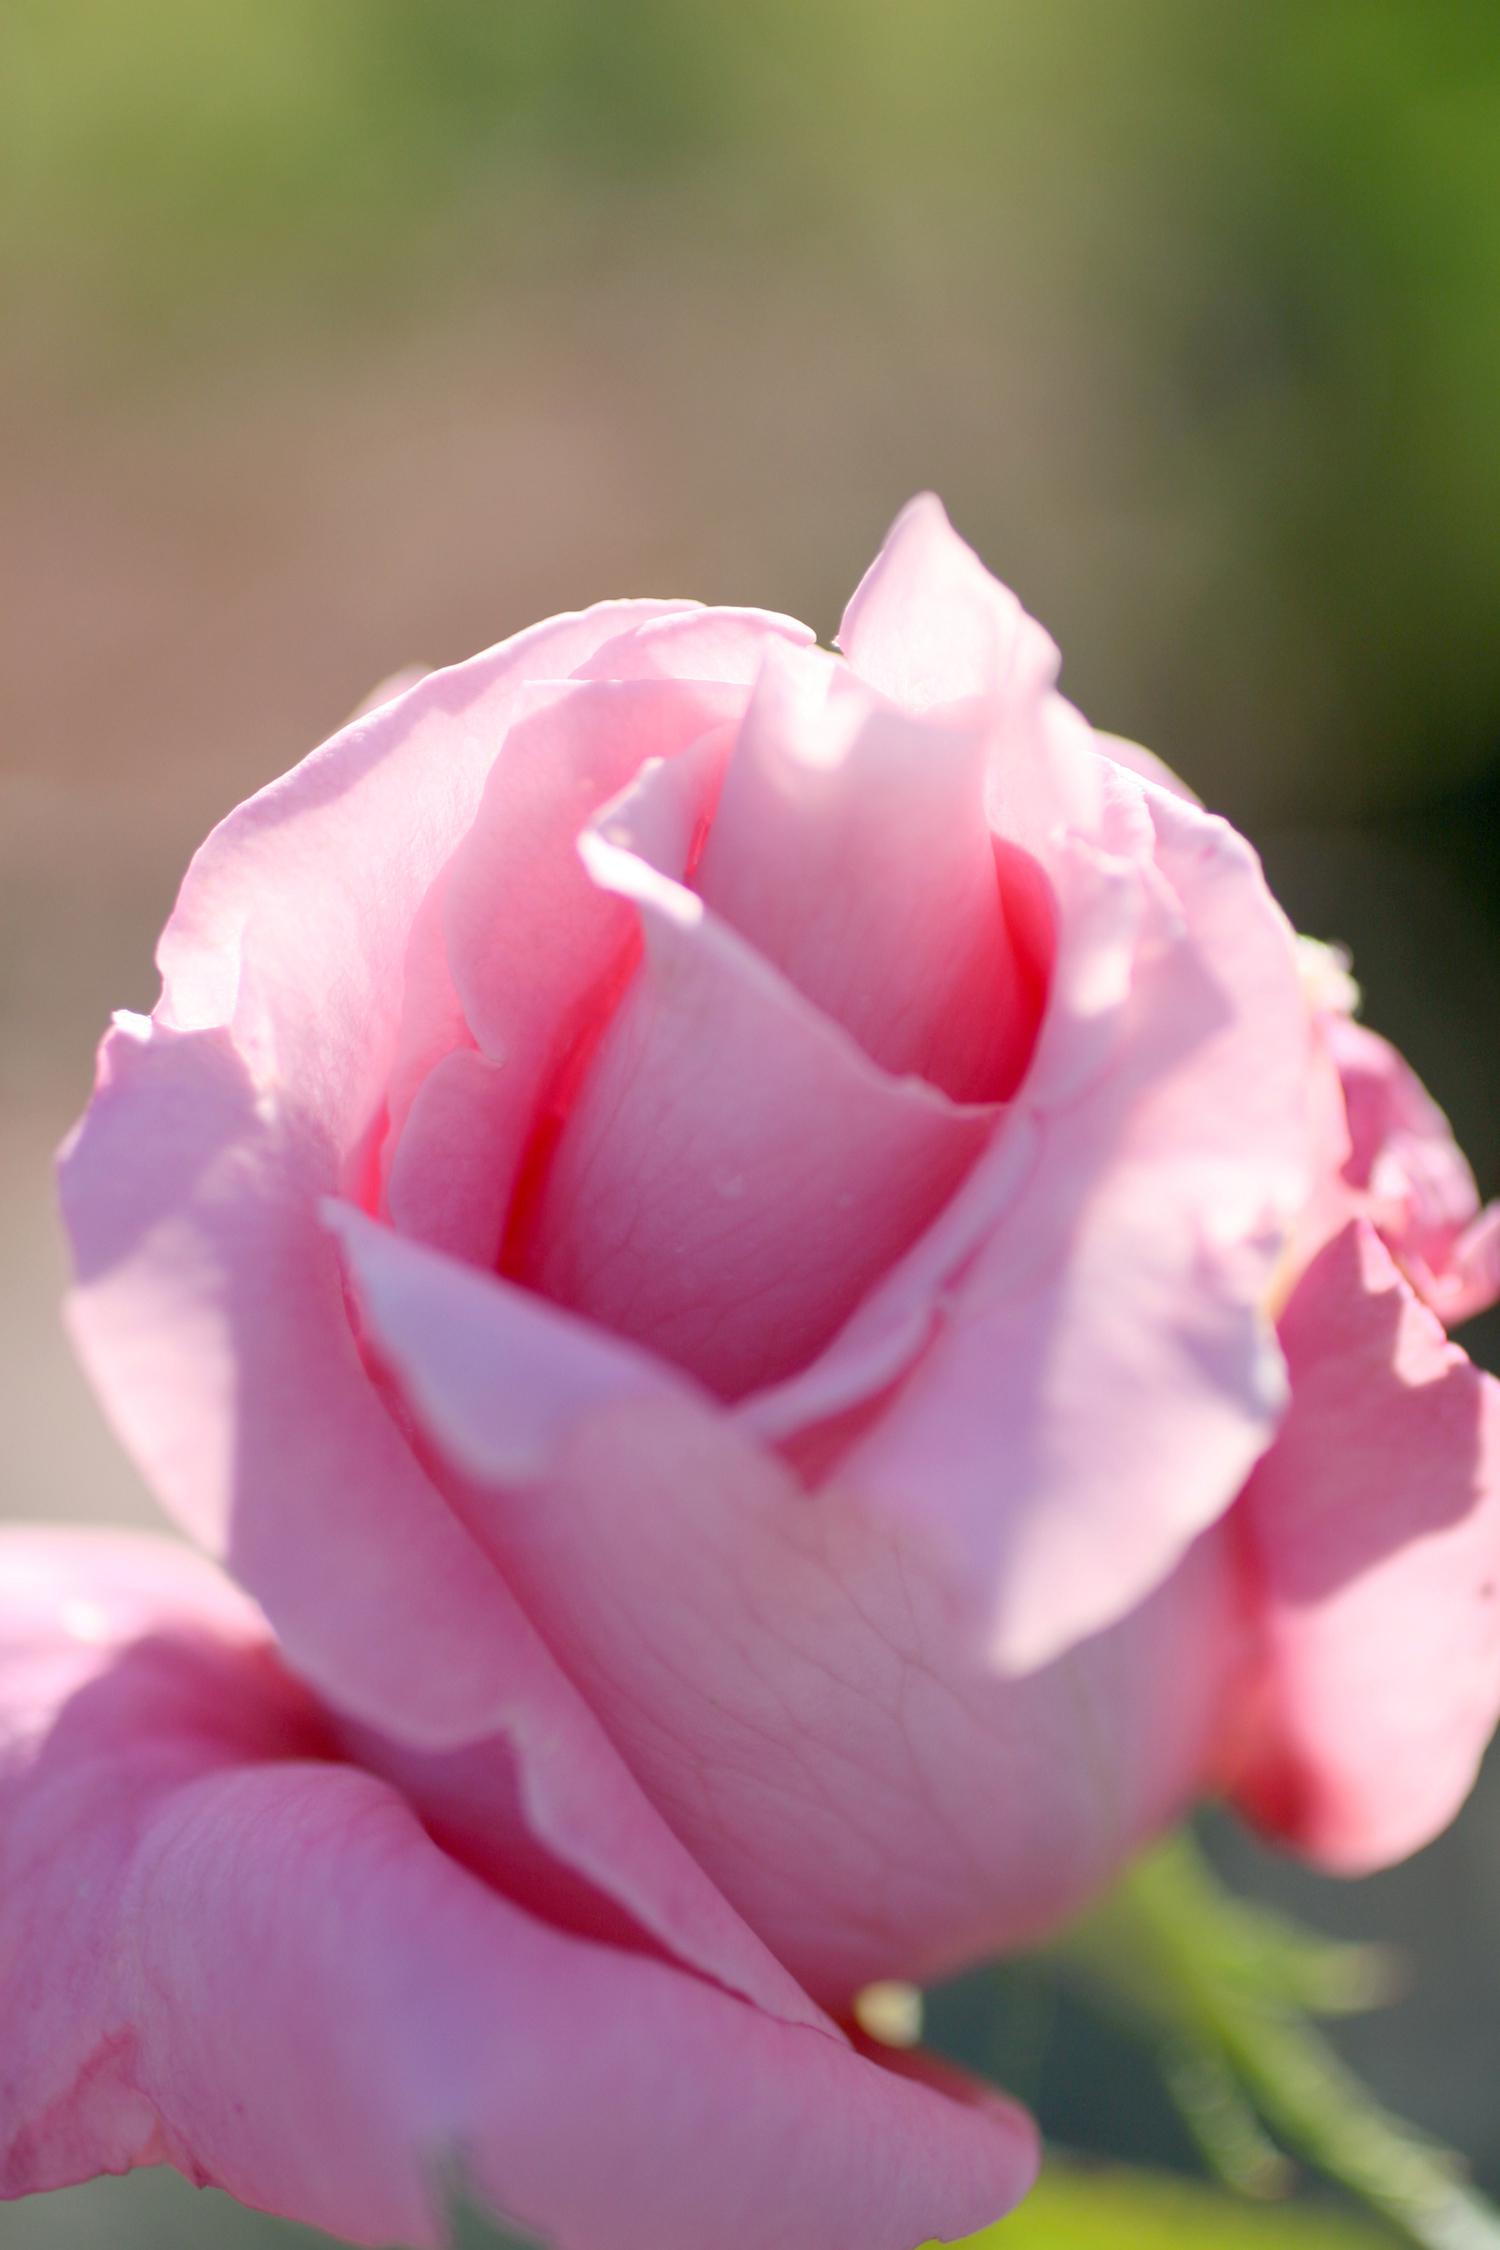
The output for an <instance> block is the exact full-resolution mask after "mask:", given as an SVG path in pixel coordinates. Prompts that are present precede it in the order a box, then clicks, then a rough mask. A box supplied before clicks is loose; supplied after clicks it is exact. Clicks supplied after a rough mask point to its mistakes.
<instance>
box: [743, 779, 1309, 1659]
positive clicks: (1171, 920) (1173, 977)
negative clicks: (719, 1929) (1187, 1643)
mask: <svg viewBox="0 0 1500 2250" xmlns="http://www.w3.org/2000/svg"><path fill="white" fill-rule="evenodd" d="M1122 785H1124V786H1133V785H1131V784H1128V783H1124V782H1123V777H1122ZM1149 811H1150V817H1151V823H1152V828H1153V832H1154V835H1155V839H1156V857H1155V859H1154V861H1152V862H1147V863H1145V864H1143V865H1138V866H1137V867H1136V868H1135V869H1134V870H1132V868H1131V866H1130V864H1129V863H1128V862H1125V863H1122V862H1119V861H1109V860H1105V859H1101V858H1100V856H1099V855H1098V854H1093V855H1089V854H1088V853H1086V852H1085V853H1075V855H1074V859H1073V861H1072V874H1071V875H1069V872H1068V867H1067V865H1066V863H1061V862H1055V863H1054V864H1055V866H1056V867H1057V868H1058V869H1059V877H1058V879H1059V883H1060V887H1061V888H1062V890H1063V894H1064V895H1063V896H1062V897H1061V900H1060V910H1059V954H1058V963H1057V968H1056V971H1055V980H1054V984H1055V989H1054V996H1053V1001H1052V1004H1051V1006H1050V1007H1049V1013H1048V1017H1047V1020H1046V1022H1045V1024H1044V1027H1043V1031H1042V1035H1041V1041H1040V1045H1039V1048H1038V1053H1037V1057H1036V1060H1035V1062H1034V1064H1033V1067H1032V1070H1031V1071H1030V1073H1029V1074H1028V1077H1027V1080H1026V1084H1025V1086H1024V1087H1023V1088H1022V1090H1021V1093H1020V1095H1019V1096H1018V1098H1017V1101H1016V1103H1015V1104H1014V1105H1013V1113H1012V1115H1011V1116H1008V1117H1007V1120H1006V1124H1005V1126H1004V1128H1003V1130H1002V1132H1001V1134H1000V1135H999V1136H998V1139H997V1143H996V1146H995V1148H994V1149H992V1151H991V1152H990V1154H989V1155H988V1156H987V1157H986V1159H985V1162H984V1165H983V1166H982V1167H976V1170H975V1173H974V1175H973V1176H972V1178H971V1180H970V1182H969V1183H968V1184H967V1186H966V1189H965V1191H964V1194H963V1195H962V1196H961V1197H960V1198H958V1199H957V1200H956V1201H955V1204H954V1206H953V1208H952V1210H951V1211H950V1213H948V1214H946V1215H945V1220H944V1221H943V1222H940V1224H939V1227H938V1228H937V1229H936V1230H935V1235H936V1236H937V1238H938V1239H937V1242H936V1244H935V1249H936V1250H937V1251H938V1252H940V1253H942V1254H944V1255H945V1256H946V1257H947V1258H948V1259H956V1258H957V1256H958V1254H959V1253H960V1252H961V1251H962V1250H963V1249H964V1248H965V1247H968V1248H969V1250H970V1251H971V1255H970V1256H969V1261H968V1263H967V1265H966V1266H958V1265H956V1264H955V1265H951V1266H950V1269H949V1270H950V1273H951V1275H952V1279H951V1282H950V1284H949V1286H948V1290H947V1298H946V1303H943V1304H942V1305H941V1306H940V1309H939V1311H938V1315H937V1318H936V1323H935V1326H934V1327H933V1329H932V1341H931V1344H930V1346H929V1348H928V1349H927V1351H926V1353H925V1355H924V1356H923V1357H922V1358H921V1359H920V1361H919V1362H918V1363H917V1364H916V1365H915V1367H914V1368H913V1370H912V1372H911V1374H910V1375H909V1376H908V1377H907V1379H906V1380H905V1382H904V1384H903V1385H902V1387H901V1389H900V1390H899V1391H898V1392H897V1393H896V1394H895V1396H894V1397H893V1398H892V1399H891V1401H890V1402H889V1403H888V1404H887V1406H886V1407H885V1408H884V1409H883V1410H882V1412H881V1413H880V1415H879V1416H877V1417H876V1418H875V1419H874V1420H873V1421H872V1423H871V1425H870V1427H869V1429H868V1431H867V1432H866V1433H865V1434H863V1435H862V1436H861V1437H859V1438H858V1439H857V1441H856V1443H855V1445H854V1446H853V1448H852V1450H851V1451H850V1452H849V1454H848V1456H847V1458H846V1459H845V1460H844V1461H843V1463H842V1466H841V1469H840V1475H841V1476H842V1477H845V1478H847V1479H849V1480H850V1481H851V1482H852V1483H853V1484H854V1485H855V1486H856V1487H857V1489H859V1490H860V1491H862V1492H864V1493H867V1494H868V1495H869V1496H870V1497H871V1498H872V1499H875V1500H878V1501H879V1503H880V1504H881V1505H882V1506H883V1507H885V1508H887V1509H889V1510H890V1511H891V1512H892V1514H893V1515H894V1516H896V1517H898V1518H900V1519H901V1520H902V1521H904V1522H906V1523H908V1524H909V1525H911V1526H913V1527H917V1526H922V1527H924V1528H925V1530H926V1532H927V1534H928V1535H929V1536H930V1537H932V1538H934V1539H935V1540H936V1541H937V1542H938V1544H939V1545H940V1546H946V1547H947V1549H948V1551H949V1554H950V1558H951V1567H952V1569H953V1571H954V1573H955V1576H956V1578H957V1579H958V1581H959V1582H961V1583H962V1584H963V1585H964V1587H965V1588H966V1589H967V1593H968V1598H969V1599H970V1601H971V1602H972V1603H973V1604H974V1605H975V1608H976V1610H978V1611H979V1612H980V1613H981V1614H982V1616H983V1618H984V1620H985V1623H986V1626H987V1630H988V1634H989V1645H990V1647H991V1651H992V1655H993V1657H994V1660H995V1661H996V1662H999V1663H1001V1664H1003V1665H1005V1666H1007V1667H1015V1668H1020V1669H1024V1668H1026V1667H1028V1666H1031V1665H1034V1664H1039V1663H1044V1662H1046V1661H1047V1660H1048V1659H1049V1658H1051V1657H1053V1656H1055V1655H1056V1654H1058V1653H1059V1652H1060V1651H1061V1650H1063V1649H1065V1648H1067V1647H1068V1646H1069V1645H1071V1644H1072V1643H1073V1642H1074V1641H1076V1640H1078V1639H1080V1638H1081V1637H1082V1636H1084V1635H1086V1634H1088V1633H1090V1632H1093V1631H1096V1630H1097V1629H1098V1628H1099V1627H1101V1626H1103V1625H1105V1624H1108V1623H1109V1622H1111V1621H1112V1620H1113V1619H1115V1618H1118V1617H1120V1616H1121V1615H1123V1614H1124V1613H1125V1612H1126V1611H1127V1610H1128V1609H1129V1607H1130V1606H1131V1605H1132V1604H1133V1603H1134V1602H1136V1601H1138V1600H1139V1599H1140V1598H1141V1597H1142V1596H1143V1595H1144V1594H1145V1593H1147V1592H1148V1591H1149V1590H1150V1588H1151V1587H1152V1586H1154V1585H1156V1584H1158V1583H1160V1581H1161V1580H1162V1579H1163V1578H1164V1577H1165V1576H1166V1575H1167V1573H1168V1572H1169V1571H1170V1570H1171V1569H1172V1567H1173V1565H1174V1564H1175V1563H1176V1561H1177V1560H1178V1558H1179V1557H1180V1556H1181V1554H1182V1553H1183V1551H1184V1550H1185V1548H1186V1547H1187V1546H1188V1545H1189V1544H1190V1542H1191V1541H1192V1540H1193V1539H1194V1538H1195V1537H1196V1536H1197V1534H1198V1533H1199V1532H1200V1531H1202V1530H1203V1529H1204V1528H1205V1527H1206V1526H1207V1525H1208V1524H1210V1523H1212V1522H1214V1521H1215V1520H1216V1518H1217V1517H1219V1516H1220V1515H1222V1514H1223V1512H1224V1511H1225V1509H1226V1508H1227V1507H1228V1506H1229V1504H1230V1502H1231V1501H1232V1499H1233V1498H1234V1495H1235V1493H1236V1492H1237V1490H1238V1489H1239V1486H1240V1485H1241V1483H1242V1482H1243V1480H1244V1478H1245V1476H1246V1474H1247V1473H1248V1471H1249V1469H1250V1467H1251V1465H1252V1464H1253V1462H1254V1461H1255V1460H1256V1458H1257V1457H1258V1456H1259V1454H1260V1453H1261V1452H1262V1451H1264V1449H1265V1447H1266V1445H1267V1444H1268V1443H1269V1442H1270V1439H1271V1436H1272V1435H1273V1433H1274V1430H1275V1427H1276V1422H1277V1419H1278V1416H1279V1414H1280V1411H1281V1408H1282V1403H1283V1399H1284V1396H1285V1388H1284V1378H1283V1374H1282V1368H1281V1361H1280V1356H1279V1353H1278V1351H1277V1347H1276V1343H1275V1338H1274V1334H1273V1332H1272V1328H1271V1321H1270V1313H1269V1293H1270V1289H1271V1286H1272V1283H1273V1280H1274V1277H1275V1273H1276V1269H1277V1263H1278V1260H1279V1257H1280V1255H1281V1252H1282V1249H1283V1247H1284V1244H1285V1241H1286V1238H1287V1233H1288V1230H1289V1228H1290V1226H1291V1224H1292V1221H1293V1219H1294V1217H1295V1214H1296V1212H1297V1210H1298V1208H1299V1207H1300V1203H1301V1200H1302V1198H1303V1197H1304V1196H1305V1194H1306V1192H1307V1179H1308V1172H1309V1155H1310V1151H1309V1139H1310V1132H1309V1125H1308V1121H1307V1118H1306V1116H1305V1114H1304V1111H1305V1102H1304V1081H1305V1078H1306V1071H1307V1059H1306V1058H1307V1051H1308V1046H1309V1042H1310V1037H1311V1034H1310V1030H1309V1025H1308V1019H1307V1016H1306V1012H1305V1009H1304V1008H1303V1005H1302V1001H1301V996H1300V992H1299V989H1298V986H1297V980H1296V968H1295V955H1294V952H1293V948H1292V944H1291V938H1290V934H1289V932H1288V931H1287V929H1286V926H1285V924H1284V922H1283V921H1282V918H1281V916H1280V915H1279V913H1278V911H1277V910H1276V908H1275V907H1274V905H1273V904H1272V902H1271V900H1270V898H1269V896H1268V895H1267V893H1266V891H1265V888H1264V884H1263V882H1262V880H1261V876H1260V872H1259V868H1258V866H1257V863H1256V861H1255V859H1254V855H1253V854H1252V853H1251V852H1250V851H1249V849H1248V847H1247V846H1245V845H1244V844H1243V843H1241V842H1240V840H1239V839H1238V838H1236V837H1235V836H1234V835H1233V833H1232V831H1230V830H1229V829H1228V828H1226V827H1225V825H1224V824H1223V823H1222V822H1220V821H1216V820H1211V819H1209V818H1208V817H1207V816H1205V815H1203V814H1200V813H1198V812H1197V811H1196V810H1195V808H1193V807H1192V806H1190V805H1187V804H1185V803H1183V802H1181V801H1179V800H1177V799H1176V798H1173V797H1170V796H1166V795H1164V794H1162V793H1160V792H1155V791H1152V792H1150V793H1149ZM1091 857H1092V867H1093V873H1092V883H1090V872H1091V869H1090V860H1091ZM1164 877H1165V878H1167V879H1169V880H1170V883H1171V886H1172V888H1171V889H1170V890H1168V889H1167V888H1166V884H1165V882H1164V881H1163V878H1164ZM1070 884H1071V885H1072V888H1071V889H1070V888H1069V885H1070ZM1089 889H1092V892H1093V897H1092V901H1090V900H1089V898H1088V897H1087V895H1086V893H1087V891H1088V890H1089ZM1022 1119H1025V1120H1027V1129H1028V1130H1029V1134H1030V1139H1029V1142H1028V1144H1027V1146H1026V1148H1025V1149H1024V1150H1023V1151H1021V1152H1020V1153H1019V1154H1014V1153H1013V1154H1011V1155H1010V1157H1009V1162H1010V1170H1009V1172H1008V1173H1007V1172H1006V1170H1005V1166H1006V1162H1007V1147H1006V1143H1007V1139H1008V1137H1009V1136H1011V1135H1014V1134H1016V1133H1018V1132H1019V1131H1020V1130H1021V1129H1022V1126H1021V1120H1022ZM997 1195H998V1197H999V1199H1000V1200H999V1204H998V1205H997V1202H996V1197H997ZM1000 1209H1003V1217H999V1210H1000ZM997 1218H998V1223H996V1221H997ZM945 1232H946V1233H947V1236H948V1239H947V1241H946V1242H945V1241H944V1239H943V1237H944V1235H945ZM966 1238H967V1239H966ZM921 1257H922V1251H921V1249H920V1248H919V1250H918V1252H917V1253H916V1258H917V1259H918V1260H920V1259H921ZM902 1281H903V1283H904V1285H905V1295H904V1299H903V1298H899V1297H898V1298H897V1299H896V1300H895V1302H894V1303H893V1304H892V1305H890V1306H888V1307H887V1308H883V1310H884V1311H885V1312H886V1313H887V1315H888V1322H889V1324H888V1326H887V1327H886V1329H885V1330H884V1331H883V1333H882V1334H880V1335H876V1334H875V1333H874V1330H873V1322H874V1319H875V1318H876V1314H875V1313H874V1312H873V1311H872V1314H871V1325H870V1327H869V1328H868V1329H867V1333H866V1336H865V1338H864V1339H863V1340H862V1347H861V1348H862V1349H863V1350H864V1351H865V1353H866V1356H867V1357H869V1356H870V1355H871V1353H872V1352H873V1354H874V1356H875V1358H876V1360H877V1361H878V1357H879V1353H880V1351H881V1349H883V1348H884V1347H885V1346H887V1345H888V1344H889V1343H890V1342H891V1340H892V1339H893V1338H895V1337H897V1336H899V1334H900V1328H899V1322H898V1316H899V1315H901V1314H902V1313H903V1312H904V1314H905V1317H906V1320H907V1324H908V1332H909V1329H910V1327H911V1325H912V1324H913V1323H914V1321H915V1318H916V1313H917V1302H918V1298H919V1292H920V1286H921V1284H923V1283H925V1284H926V1286H927V1288H928V1290H929V1292H930V1293H931V1292H933V1291H934V1284H935V1282H936V1275H935V1273H934V1271H933V1269H932V1268H931V1267H929V1268H928V1269H927V1270H926V1272H925V1273H921V1274H919V1275H917V1276H916V1277H915V1279H914V1277H913V1276H911V1275H907V1276H904V1277H902ZM929 1301H930V1302H931V1301H932V1297H931V1295H930V1296H929ZM851 1334H852V1330H851ZM842 1341H843V1340H841V1344H842ZM977 1401H982V1402H983V1412H982V1413H981V1412H980V1411H978V1410H977V1407H976V1402H977ZM786 1411H787V1402H786V1401H781V1402H779V1413H780V1416H781V1417H784V1416H785V1415H786Z"/></svg>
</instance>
